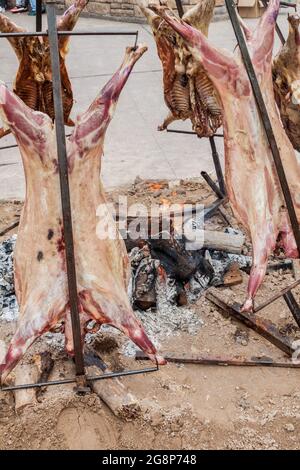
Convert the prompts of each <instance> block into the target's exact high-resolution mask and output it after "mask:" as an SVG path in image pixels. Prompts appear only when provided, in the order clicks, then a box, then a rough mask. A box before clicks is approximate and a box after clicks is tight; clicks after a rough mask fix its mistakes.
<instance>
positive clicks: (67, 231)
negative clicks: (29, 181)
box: [47, 0, 85, 377]
mask: <svg viewBox="0 0 300 470" xmlns="http://www.w3.org/2000/svg"><path fill="white" fill-rule="evenodd" d="M47 19H48V30H49V31H48V32H49V44H50V54H51V66H52V82H53V99H54V111H55V128H56V141H57V157H58V163H59V165H58V168H59V177H60V190H61V202H62V213H63V225H64V237H65V245H66V261H67V276H68V289H69V301H70V311H71V320H72V332H73V341H74V351H75V365H76V375H77V376H78V377H80V376H81V377H82V376H84V375H85V369H84V360H83V353H82V344H81V329H80V318H79V310H78V296H77V280H76V268H75V256H74V241H73V228H72V214H71V201H70V188H69V176H68V160H67V151H66V136H65V128H64V117H63V105H62V94H61V77H60V65H59V49H58V36H57V29H56V14H55V2H54V1H53V0H47Z"/></svg>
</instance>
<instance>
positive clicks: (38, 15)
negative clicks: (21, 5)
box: [35, 0, 43, 32]
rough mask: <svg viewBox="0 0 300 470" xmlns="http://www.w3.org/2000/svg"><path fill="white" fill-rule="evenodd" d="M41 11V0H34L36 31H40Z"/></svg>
mask: <svg viewBox="0 0 300 470" xmlns="http://www.w3.org/2000/svg"><path fill="white" fill-rule="evenodd" d="M42 11H43V3H42V0H36V22H35V30H36V31H37V32H39V31H42V29H43V24H42Z"/></svg>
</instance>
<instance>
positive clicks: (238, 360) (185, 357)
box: [135, 351, 300, 369]
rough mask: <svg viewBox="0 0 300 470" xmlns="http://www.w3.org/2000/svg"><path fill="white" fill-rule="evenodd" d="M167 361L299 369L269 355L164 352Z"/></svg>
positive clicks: (139, 358) (141, 355) (142, 357)
mask: <svg viewBox="0 0 300 470" xmlns="http://www.w3.org/2000/svg"><path fill="white" fill-rule="evenodd" d="M164 358H165V359H166V361H167V362H173V363H180V364H198V365H203V366H235V367H237V366H245V367H255V366H256V367H260V366H263V367H280V368H287V369H299V368H300V364H297V363H294V362H283V361H280V362H279V361H273V359H272V358H271V357H251V358H250V359H247V358H245V357H226V356H225V357H218V356H196V355H193V354H180V355H178V354H172V353H170V354H169V353H166V354H164ZM135 359H136V360H137V361H146V360H148V359H149V358H148V356H146V355H145V354H144V353H142V352H140V351H139V352H137V353H136V356H135Z"/></svg>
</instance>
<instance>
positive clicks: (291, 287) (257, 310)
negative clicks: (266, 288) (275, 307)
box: [254, 279, 300, 313]
mask: <svg viewBox="0 0 300 470" xmlns="http://www.w3.org/2000/svg"><path fill="white" fill-rule="evenodd" d="M299 284H300V279H298V280H297V281H295V282H293V284H290V285H289V286H287V287H285V288H284V289H282V290H280V291H279V292H277V294H275V295H273V296H272V297H271V298H270V299H268V300H266V301H265V302H263V303H261V304H260V305H258V306H257V307H256V308H255V309H254V313H257V312H259V311H260V310H263V309H264V308H266V307H267V306H268V305H270V304H271V303H273V302H275V300H278V299H280V297H283V296H284V294H286V293H287V292H289V291H290V290H292V289H295V287H297V286H299Z"/></svg>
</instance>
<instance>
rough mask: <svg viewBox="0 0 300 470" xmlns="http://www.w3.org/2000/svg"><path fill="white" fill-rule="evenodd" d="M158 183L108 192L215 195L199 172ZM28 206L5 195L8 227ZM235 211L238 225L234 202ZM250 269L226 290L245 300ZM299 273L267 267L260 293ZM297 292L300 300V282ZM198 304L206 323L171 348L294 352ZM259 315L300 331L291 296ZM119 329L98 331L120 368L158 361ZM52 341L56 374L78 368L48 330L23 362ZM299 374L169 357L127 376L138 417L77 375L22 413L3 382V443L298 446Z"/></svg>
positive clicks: (2, 206)
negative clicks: (134, 351) (135, 353)
mask: <svg viewBox="0 0 300 470" xmlns="http://www.w3.org/2000/svg"><path fill="white" fill-rule="evenodd" d="M153 184H154V183H153V182H152V183H151V182H143V181H140V180H137V181H136V184H135V185H134V186H132V187H130V188H121V189H120V190H118V191H114V192H113V193H111V194H110V195H109V199H110V200H112V201H114V202H117V199H118V195H119V194H129V196H130V198H131V202H133V201H134V202H141V201H143V202H146V203H147V204H148V203H151V202H152V201H153V200H155V201H156V202H164V201H165V200H169V201H170V202H172V201H175V200H176V202H180V201H181V202H187V200H189V199H190V200H191V201H192V202H199V201H201V200H203V201H205V202H212V201H213V200H214V196H213V195H212V194H211V191H210V190H209V189H207V187H206V186H204V185H203V184H202V183H201V182H200V181H199V180H193V181H184V182H181V183H180V185H179V186H176V187H175V189H174V188H171V189H170V187H169V186H168V185H167V184H164V183H161V182H160V183H159V184H160V186H159V185H158V183H156V186H153ZM151 185H152V186H151ZM20 207H21V205H20V204H19V203H16V202H7V201H2V202H0V232H1V230H3V229H4V228H5V227H7V226H8V225H9V224H10V223H12V222H14V221H15V220H16V218H17V216H18V214H19V212H20ZM226 213H227V215H228V216H229V218H230V220H231V221H232V224H233V225H234V226H235V225H236V223H235V222H234V220H233V219H232V216H231V214H230V209H229V207H226ZM211 224H216V225H219V226H221V225H220V224H222V221H221V219H219V218H218V217H216V218H215V219H214V220H213V221H212V222H211ZM15 232H16V229H14V230H13V231H12V232H10V233H8V234H6V235H5V237H2V239H3V238H6V237H8V236H9V235H10V234H11V233H15ZM0 240H1V239H0ZM245 251H246V252H247V251H248V250H247V248H246V250H245ZM243 277H244V282H243V284H242V285H239V286H235V287H232V288H219V292H220V295H222V296H224V297H226V298H229V299H230V300H231V301H233V300H235V301H242V300H243V298H244V294H245V289H246V283H247V277H248V276H247V274H243ZM293 279H294V278H293V276H292V273H291V272H290V271H286V272H273V273H271V274H268V275H267V276H266V279H265V282H264V284H263V286H262V288H261V289H260V291H259V294H258V296H257V301H258V302H261V301H262V300H265V299H267V298H268V297H269V296H270V295H271V294H272V293H274V292H275V291H276V290H279V289H280V288H281V287H283V286H285V285H288V284H289V283H291V282H292V281H293ZM294 293H295V295H296V297H297V298H298V300H299V299H300V290H299V289H295V290H294ZM189 308H191V309H194V310H195V312H196V313H197V314H198V315H199V317H200V318H201V319H202V321H203V322H204V324H203V327H201V328H200V329H199V331H198V332H197V334H195V335H190V334H188V333H187V332H184V331H181V332H180V333H178V334H176V335H175V336H173V337H168V338H166V340H165V341H163V342H162V344H161V352H162V353H173V354H175V353H177V354H183V353H184V354H186V355H189V354H193V355H195V354H199V355H212V356H214V355H219V356H222V355H226V356H232V357H235V356H243V357H245V358H249V359H250V358H251V357H253V356H268V357H271V358H273V359H274V360H281V361H284V360H286V357H285V355H284V353H282V352H281V351H279V350H278V349H277V348H276V347H275V346H273V345H271V344H270V343H269V342H268V341H266V340H265V339H263V338H262V337H260V336H259V335H257V334H256V333H254V332H252V331H251V330H248V329H247V328H246V327H244V326H243V325H241V324H239V323H238V322H235V321H232V320H230V319H226V318H224V317H223V316H222V315H221V314H220V311H218V310H217V309H216V308H215V307H214V306H213V305H212V304H211V303H210V302H209V301H208V300H205V298H203V297H202V298H201V299H200V300H199V301H198V302H197V303H196V304H195V305H191V306H189ZM145 315H147V313H145ZM260 315H261V316H263V317H264V318H267V319H269V320H272V321H273V322H274V323H275V324H276V325H277V326H278V327H279V328H280V330H281V331H282V332H284V333H287V334H288V335H289V336H290V337H291V338H292V339H299V338H300V330H299V329H298V328H297V326H296V324H295V322H294V320H293V318H292V316H291V314H290V312H289V310H288V309H287V307H286V305H285V304H284V302H283V301H282V300H278V301H276V302H275V303H273V304H272V306H270V307H268V308H266V309H264V310H263V311H262V312H261V313H260ZM13 329H14V324H13V323H1V324H0V340H4V341H6V342H8V341H9V338H10V337H11V334H12V332H13ZM110 339H111V338H110V333H106V332H105V333H104V332H100V333H98V335H97V340H96V342H95V344H96V346H95V347H96V348H97V349H98V351H99V354H100V355H101V357H102V358H103V360H104V361H105V362H106V363H107V364H108V365H109V366H111V368H113V369H114V370H122V369H125V368H137V367H144V366H147V365H148V366H149V365H150V364H149V363H148V362H147V363H142V362H136V361H135V360H134V359H132V358H127V357H124V356H123V355H121V354H120V351H119V346H120V344H121V343H122V341H123V339H122V337H121V335H119V336H117V337H115V336H114V337H113V339H112V341H110ZM118 343H119V344H118ZM47 349H48V350H51V351H52V353H53V357H54V359H55V366H54V370H53V372H52V374H51V377H50V379H51V380H54V379H56V378H65V377H70V376H72V374H73V373H74V365H73V363H72V361H71V360H69V359H68V358H67V356H66V355H65V353H64V352H63V351H62V350H61V348H59V347H55V348H54V349H53V341H52V342H51V341H50V340H49V337H47V336H46V337H43V338H41V339H39V340H37V342H36V343H35V344H34V346H33V347H32V348H31V349H30V351H29V352H28V353H27V354H26V356H25V358H24V359H23V362H25V363H26V362H30V360H31V357H32V354H34V353H35V352H37V351H43V350H47ZM299 374H300V370H297V369H288V368H282V369H279V368H266V367H229V366H200V365H182V364H168V365H166V366H163V367H160V370H159V371H158V372H154V373H149V374H143V375H137V376H132V377H127V378H123V379H122V381H123V383H124V384H125V385H126V387H128V389H129V390H130V391H131V392H132V394H134V395H135V396H136V398H137V399H138V400H139V403H140V405H141V409H142V413H141V414H140V416H139V417H138V418H136V419H134V420H131V421H125V420H121V419H119V418H116V417H115V416H114V415H113V414H112V413H111V411H110V410H109V409H108V407H107V406H106V405H105V404H104V403H103V402H101V400H100V398H99V397H98V396H97V395H96V394H94V393H90V394H87V395H85V396H78V395H76V394H74V392H73V386H72V385H66V386H59V387H48V388H47V390H46V391H45V392H44V393H43V394H42V396H41V397H40V399H39V402H38V403H37V404H35V405H34V406H32V407H27V408H26V409H24V410H23V411H22V412H20V413H16V412H15V409H14V397H13V395H12V394H10V393H3V392H2V393H1V394H0V449H299V438H298V437H297V436H298V431H300V390H299V377H300V375H299Z"/></svg>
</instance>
